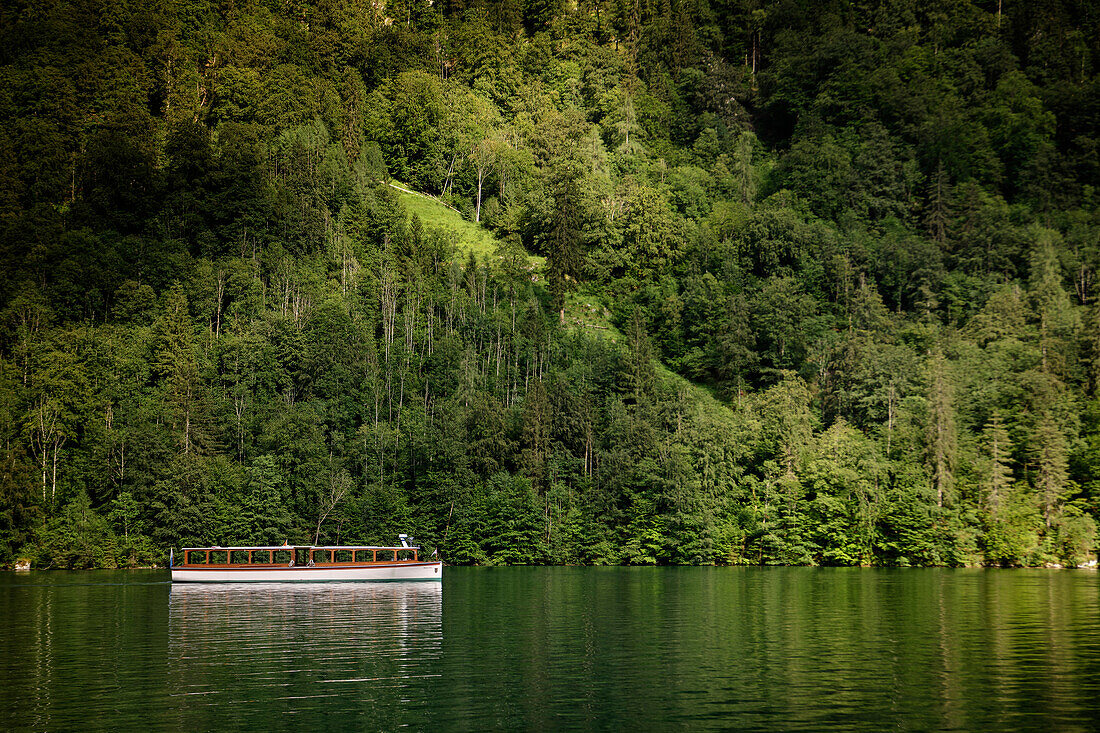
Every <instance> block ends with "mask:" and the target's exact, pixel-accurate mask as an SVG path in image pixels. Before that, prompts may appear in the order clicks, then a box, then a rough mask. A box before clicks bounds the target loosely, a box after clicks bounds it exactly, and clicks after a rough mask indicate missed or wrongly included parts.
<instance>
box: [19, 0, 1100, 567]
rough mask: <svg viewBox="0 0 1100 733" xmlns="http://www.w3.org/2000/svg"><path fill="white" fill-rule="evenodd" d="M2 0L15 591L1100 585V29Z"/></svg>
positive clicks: (1044, 9) (993, 19)
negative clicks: (707, 570) (453, 575)
mask: <svg viewBox="0 0 1100 733" xmlns="http://www.w3.org/2000/svg"><path fill="white" fill-rule="evenodd" d="M9 6H10V7H9ZM9 6H5V7H4V8H3V9H0V40H2V41H3V42H2V43H0V80H2V82H3V83H2V84H0V121H2V122H3V124H0V565H7V564H10V563H12V562H13V561H14V560H15V559H16V558H17V557H22V556H25V557H29V558H31V559H33V560H34V561H35V562H36V563H37V564H38V566H40V567H91V566H97V567H115V566H133V565H146V564H150V563H152V562H158V561H163V559H164V557H165V556H166V554H167V549H168V548H170V547H179V546H180V545H181V544H189V543H217V544H222V545H225V544H230V543H279V542H285V541H290V542H313V541H317V542H358V541H362V542H375V543H382V542H386V543H388V542H392V541H393V536H394V535H395V534H396V533H397V532H409V533H412V534H414V535H416V536H417V537H418V538H419V539H420V540H421V541H422V542H423V543H424V544H426V545H427V546H429V547H438V548H439V549H440V552H441V554H442V555H443V557H444V558H445V559H447V560H448V561H450V562H460V563H477V564H506V563H512V564H514V563H584V564H606V563H633V564H658V563H659V564H688V563H694V564H701V563H728V564H744V563H760V564H768V563H772V564H776V563H788V564H790V563H802V564H826V565H871V564H881V565H916V564H924V565H932V564H945V565H952V564H954V565H960V564H979V563H984V564H989V565H1006V566H1015V565H1041V564H1055V563H1057V564H1062V565H1076V564H1079V563H1081V562H1085V561H1087V560H1090V559H1094V558H1095V549H1096V548H1095V545H1096V519H1097V513H1098V511H1100V407H1098V406H1097V390H1098V388H1100V305H1098V303H1100V209H1098V208H1097V207H1098V204H1100V201H1098V199H1097V189H1098V186H1100V160H1098V157H1097V150H1098V149H1100V127H1098V120H1100V114H1097V109H1096V103H1095V99H1097V98H1098V95H1097V93H1096V92H1097V89H1098V88H1100V76H1098V73H1100V67H1098V66H1097V64H1098V63H1100V45H1098V44H1100V40H1098V39H1100V14H1098V13H1097V12H1096V11H1095V10H1094V9H1092V8H1091V7H1089V6H1087V4H1081V3H1077V4H1073V3H1070V4H1039V5H1035V4H1026V3H1006V4H1004V7H1002V4H1001V3H995V4H994V3H978V2H972V1H971V0H961V1H960V2H955V3H950V4H946V5H945V4H939V5H937V6H936V7H935V8H933V7H931V6H929V7H923V6H919V4H912V3H910V4H904V3H902V4H894V5H890V4H881V3H879V4H875V3H862V4H861V3H855V4H851V3H848V4H845V3H840V4H837V3H808V2H778V1H776V2H772V1H765V2H755V1H754V2H745V1H742V0H733V1H732V2H726V3H707V2H702V3H696V4H691V5H685V4H677V3H671V4H669V3H665V4H663V5H662V4H649V5H636V4H630V3H626V4H623V3H619V4H611V5H606V4H601V3H594V4H593V3H580V4H575V3H574V4H570V3H541V2H540V3H528V4H526V5H524V4H522V3H503V4H500V3H497V4H493V3H488V4H486V3H483V2H473V3H435V4H432V3H426V4H425V3H419V4H417V3H396V4H395V3H389V4H385V3H381V4H378V3H376V4H373V5H369V6H367V5H363V6H362V7H359V6H355V7H352V6H351V5H347V4H340V3H312V2H308V1H307V2H304V3H293V4H277V3H276V4H273V3H263V2H244V3H236V4H233V3H231V4H227V5H217V4H210V3H198V4H195V3H191V4H186V3H184V4H181V3H168V2H161V1H159V0H156V1H154V2H151V3H146V4H133V3H130V4H127V3H121V2H117V1H116V0H104V1H103V2H98V3H92V4H88V3H79V2H73V1H72V0H44V1H43V2H35V3H27V2H16V3H14V4H9ZM1070 48H1072V49H1073V52H1072V53H1064V52H1063V50H1064V49H1070ZM391 176H392V178H391Z"/></svg>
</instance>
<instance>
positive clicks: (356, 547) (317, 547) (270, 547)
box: [181, 545, 420, 552]
mask: <svg viewBox="0 0 1100 733" xmlns="http://www.w3.org/2000/svg"><path fill="white" fill-rule="evenodd" d="M419 549H420V546H419V545H409V546H408V547H401V546H400V545H397V546H396V547H395V546H393V545H226V546H224V547H222V546H221V545H209V546H205V547H184V548H182V549H181V551H182V552H188V551H190V550H419Z"/></svg>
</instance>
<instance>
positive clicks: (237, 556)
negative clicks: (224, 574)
mask: <svg viewBox="0 0 1100 733" xmlns="http://www.w3.org/2000/svg"><path fill="white" fill-rule="evenodd" d="M229 562H230V564H232V565H247V564H248V550H233V552H232V553H231V554H230V556H229Z"/></svg>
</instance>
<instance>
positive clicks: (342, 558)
mask: <svg viewBox="0 0 1100 733" xmlns="http://www.w3.org/2000/svg"><path fill="white" fill-rule="evenodd" d="M352 559H353V554H352V551H351V550H337V551H336V562H351V561H352Z"/></svg>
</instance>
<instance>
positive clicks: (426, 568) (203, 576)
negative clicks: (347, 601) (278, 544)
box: [172, 562, 443, 583]
mask: <svg viewBox="0 0 1100 733" xmlns="http://www.w3.org/2000/svg"><path fill="white" fill-rule="evenodd" d="M442 577H443V563H441V562H399V563H393V564H386V565H382V564H379V565H370V566H366V567H365V566H362V565H357V566H339V565H335V566H325V565H320V566H317V565H315V566H313V567H293V568H271V567H264V568H248V567H247V566H246V567H242V568H241V569H237V568H224V569H223V568H201V567H199V568H195V567H191V568H172V582H173V583H300V582H318V581H320V582H324V583H331V582H333V581H340V580H357V581H364V580H366V581H371V580H374V581H379V580H382V581H384V580H441V579H442Z"/></svg>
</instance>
